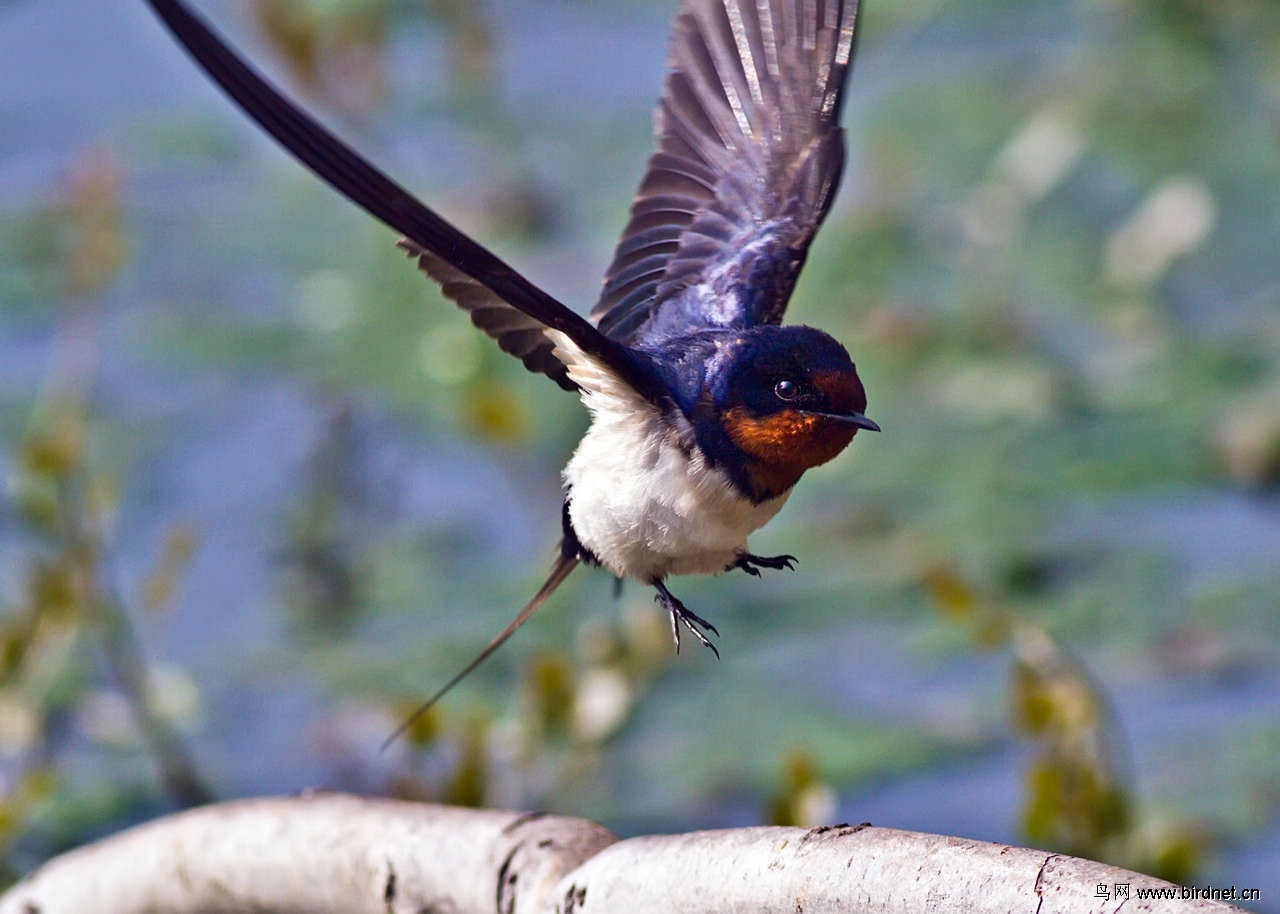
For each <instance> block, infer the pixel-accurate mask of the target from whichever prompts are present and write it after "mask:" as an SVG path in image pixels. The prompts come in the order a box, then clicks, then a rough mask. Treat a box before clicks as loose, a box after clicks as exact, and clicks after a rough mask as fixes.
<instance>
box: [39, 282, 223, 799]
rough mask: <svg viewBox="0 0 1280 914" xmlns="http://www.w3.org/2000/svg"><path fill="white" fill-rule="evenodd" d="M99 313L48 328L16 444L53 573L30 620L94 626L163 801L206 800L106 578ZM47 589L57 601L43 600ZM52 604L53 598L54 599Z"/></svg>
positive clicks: (74, 309) (74, 313) (83, 313)
mask: <svg viewBox="0 0 1280 914" xmlns="http://www.w3.org/2000/svg"><path fill="white" fill-rule="evenodd" d="M99 319H100V315H99V313H98V310H97V308H96V307H95V306H94V305H93V304H92V303H90V302H87V301H84V300H81V301H79V302H76V303H74V304H72V305H71V306H70V307H69V308H68V310H67V312H66V314H65V316H64V319H63V323H62V327H61V328H60V332H59V333H58V334H57V336H56V337H55V341H54V353H53V356H52V364H51V367H50V369H49V375H48V378H47V380H46V382H45V386H44V390H43V392H42V394H41V398H40V402H39V403H38V404H37V407H36V410H35V418H34V419H33V421H32V426H31V429H30V430H29V432H28V433H27V436H26V440H25V442H24V444H23V455H24V461H23V463H24V466H23V469H24V473H23V474H22V478H21V479H20V485H19V500H20V503H21V506H22V508H23V509H24V510H23V514H24V516H25V517H26V519H27V522H28V523H29V524H30V525H31V526H32V527H33V528H35V529H36V530H38V531H39V532H40V533H41V534H43V535H44V536H45V537H47V538H48V539H49V540H50V541H51V546H52V549H53V552H54V553H55V555H54V557H53V559H52V560H51V561H49V562H47V563H40V562H39V561H37V562H36V563H35V564H36V566H37V567H38V568H39V567H43V568H46V569H49V571H47V572H46V574H45V578H46V579H49V578H50V575H53V576H56V578H57V580H56V581H55V582H54V583H55V584H58V585H60V586H55V587H54V590H53V591H50V590H49V589H48V588H47V587H46V588H43V590H40V589H37V591H36V593H35V595H34V597H33V603H32V606H31V608H30V613H31V618H32V620H35V619H36V618H38V617H39V616H40V615H41V614H42V613H45V612H46V611H49V610H54V611H69V618H71V619H72V620H74V619H75V617H76V616H77V615H78V616H79V620H80V621H81V622H83V623H86V624H88V625H90V626H92V627H94V628H95V629H96V631H97V635H98V639H97V640H98V642H99V645H100V647H101V648H102V651H103V656H104V658H105V661H106V667H107V670H108V673H109V675H110V676H111V677H112V678H113V679H114V680H115V682H116V683H117V685H118V686H119V688H120V689H121V691H122V692H123V693H124V695H125V697H126V699H127V702H128V705H129V708H130V710H131V712H132V715H133V717H134V720H135V722H136V724H137V727H138V732H139V735H140V736H141V738H142V741H143V743H144V744H145V745H146V747H147V749H148V751H149V752H150V753H151V755H152V756H153V758H154V759H155V761H156V764H157V766H158V767H159V771H160V778H161V781H162V783H163V785H164V789H165V791H166V793H167V794H168V796H169V798H170V799H171V801H172V802H174V803H176V804H178V805H180V806H183V807H185V806H192V805H196V804H200V803H206V802H209V801H210V800H211V799H212V794H210V792H209V791H208V790H207V789H206V788H205V787H204V786H203V785H202V783H201V781H200V778H199V777H198V775H197V774H196V771H195V766H194V764H193V762H192V759H191V757H190V755H189V753H188V752H187V750H186V747H185V746H184V745H183V743H182V741H181V739H180V738H179V737H178V735H177V733H176V732H175V731H174V730H173V729H172V727H170V725H169V724H168V722H166V721H165V720H164V719H163V718H162V717H161V716H160V714H159V713H158V712H157V711H156V708H155V705H154V702H153V697H152V695H151V694H150V692H149V689H148V681H149V677H148V670H147V663H146V659H145V656H144V653H143V651H142V648H141V645H140V643H139V640H138V637H137V635H136V633H135V631H134V629H133V624H132V622H131V621H130V619H129V614H128V612H127V611H126V609H125V607H124V602H123V601H122V600H121V599H120V597H119V595H118V594H117V593H116V591H115V589H114V586H113V584H111V583H110V575H109V573H108V569H107V560H106V548H105V545H104V544H105V541H106V536H105V534H104V532H103V526H104V525H103V523H102V520H101V515H100V514H99V510H98V501H99V500H100V498H101V497H102V493H101V487H100V486H98V485H96V484H95V482H94V480H93V479H92V478H91V475H90V473H89V470H88V468H87V458H86V450H87V438H88V430H87V426H88V415H89V411H90V406H89V404H90V401H91V399H92V390H93V387H94V380H95V377H96V374H97V366H98V356H99V343H100V339H101V327H100V326H99ZM54 592H56V593H57V594H59V595H60V597H61V599H60V600H47V599H45V597H47V596H48V595H49V594H50V593H54ZM55 604H56V605H55Z"/></svg>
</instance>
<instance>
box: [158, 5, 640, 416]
mask: <svg viewBox="0 0 1280 914" xmlns="http://www.w3.org/2000/svg"><path fill="white" fill-rule="evenodd" d="M147 3H148V4H149V5H150V6H151V9H152V10H153V11H154V12H155V13H156V15H157V16H159V18H160V19H161V20H162V21H163V22H164V23H165V25H166V26H167V27H168V28H169V30H170V32H172V33H173V35H174V37H175V38H177V39H178V41H179V42H180V43H181V44H182V45H183V46H184V47H185V48H186V49H187V51H188V52H189V53H190V54H191V56H192V57H193V58H194V59H195V60H196V62H197V63H199V64H200V66H201V67H202V68H203V69H204V71H205V72H206V73H207V74H208V75H209V76H210V77H211V78H212V79H213V80H214V81H215V82H216V83H218V85H219V86H221V87H222V89H223V90H224V91H225V92H226V93H227V94H228V95H229V96H230V97H231V99H232V100H233V101H235V103H236V104H237V105H239V106H240V108H241V109H242V110H243V111H244V112H245V113H246V114H248V115H249V116H250V117H251V118H252V119H253V120H255V121H257V122H258V124H259V125H261V126H262V128H263V129H264V130H266V131H267V132H268V133H269V134H271V136H273V137H274V138H275V139H276V140H277V141H278V142H279V143H280V144H281V145H282V146H284V147H285V149H287V150H288V151H289V152H291V153H292V154H293V155H294V156H295V157H296V158H297V159H298V160H299V161H300V162H302V163H303V164H304V165H306V166H307V167H308V168H310V169H311V170H312V171H313V172H314V173H315V174H316V175H317V176H318V177H320V178H321V179H323V180H324V181H326V182H327V183H329V184H330V185H331V186H332V187H333V188H334V189H335V190H337V191H338V192H339V193H341V194H342V195H343V196H345V197H347V198H348V199H349V200H351V201H352V202H353V203H355V204H356V205H358V206H360V207H361V208H363V209H364V210H366V211H367V212H368V213H370V214H371V215H372V216H374V217H376V218H377V219H379V220H380V221H382V222H383V223H385V224H386V225H388V226H390V227H391V228H393V229H395V230H396V231H398V232H400V233H401V234H403V235H404V236H405V237H406V238H408V239H409V240H410V241H412V242H414V243H415V244H417V245H419V246H421V247H422V248H424V249H426V250H428V251H432V252H434V253H435V254H436V255H437V256H439V257H440V258H442V259H443V260H445V261H447V262H448V263H449V264H451V265H453V266H454V267H456V268H457V269H458V270H460V271H461V272H463V273H465V274H466V275H468V276H470V277H472V278H473V279H475V280H476V281H477V282H478V283H480V284H481V285H483V286H485V287H486V288H487V289H489V290H491V291H492V292H493V293H494V294H495V295H497V296H499V297H500V298H501V299H502V300H503V301H505V302H507V303H509V304H510V305H511V306H512V307H513V308H516V309H517V310H519V311H522V312H524V313H525V314H527V315H529V316H530V317H532V318H533V319H534V320H537V321H539V322H540V323H542V324H544V325H546V326H547V327H551V328H554V329H556V330H559V331H561V332H563V333H564V334H565V335H566V336H568V337H569V338H570V339H571V340H573V341H574V342H575V343H576V344H577V345H578V346H579V347H580V348H582V349H583V350H584V351H585V352H588V353H590V354H592V355H594V356H597V357H598V358H600V359H601V360H602V361H603V362H604V363H605V364H607V365H608V366H609V367H610V368H612V369H614V370H615V371H616V372H617V373H618V374H619V375H620V376H621V377H622V378H623V380H625V381H626V382H627V383H628V384H630V385H631V386H632V387H634V388H635V389H636V390H637V391H638V392H639V393H641V394H642V395H643V396H645V397H648V398H650V399H654V398H656V397H657V396H659V393H660V392H659V389H658V387H657V386H656V382H655V380H654V376H653V373H652V371H651V369H650V368H649V366H648V365H647V364H646V363H645V362H644V360H643V359H642V358H641V357H639V355H638V354H637V353H635V352H634V351H633V350H630V349H628V348H627V347H626V346H623V345H620V344H618V343H617V342H615V341H613V340H609V339H607V338H606V337H604V335H603V334H601V333H600V332H599V331H598V330H596V328H595V327H594V326H593V325H592V324H590V323H589V322H588V321H587V320H586V319H584V318H583V317H582V316H580V315H578V314H576V313H574V312H573V311H572V310H570V309H569V308H568V307H566V306H565V305H564V304H563V303H561V302H559V301H558V300H556V299H555V298H554V297H552V296H551V295H549V294H547V293H546V292H544V291H543V290H542V289H540V288H538V287H537V286H535V285H534V284H533V283H531V282H529V280H527V279H525V278H524V277H523V276H521V275H520V274H519V273H517V272H516V271H515V270H513V269H512V268H511V267H510V266H508V265H507V264H506V263H504V262H503V261H501V260H499V259H498V258H497V257H496V256H495V255H494V254H493V253H491V252H490V251H488V250H487V249H485V248H484V247H483V246H482V245H480V244H479V243H478V242H476V241H475V240H473V239H472V238H470V237H469V236H467V235H465V234H464V233H463V232H461V231H459V230H458V229H457V228H455V227H454V226H452V225H450V224H449V223H448V222H447V221H446V220H445V219H444V218H442V217H441V216H439V215H438V214H437V213H435V212H434V211H432V210H431V209H429V208H428V207H427V206H426V205H424V204H423V203H422V202H420V201H419V200H418V199H416V198H415V197H414V196H413V195H412V194H410V193H409V192H408V191H406V190H405V189H404V188H402V187H401V186H400V185H399V184H397V183H396V182H395V181H393V180H392V179H391V178H389V177H387V176H386V175H385V174H384V173H383V172H382V171H380V170H379V169H378V168H376V167H375V166H373V165H372V164H370V163H369V162H368V161H366V160H365V159H364V158H363V157H362V156H360V155H359V154H358V153H357V152H355V151H354V150H353V149H351V148H350V147H349V146H347V145H346V144H345V143H343V142H342V141H341V140H339V139H338V138H337V137H336V136H335V135H334V134H332V133H331V132H329V131H328V130H327V129H325V128H324V127H322V126H321V125H320V124H319V123H317V122H316V121H315V120H314V119H313V118H311V116H310V115H308V114H306V113H305V112H304V111H302V109H300V108H299V107H298V106H296V105H295V104H294V103H293V102H292V101H290V100H289V99H288V98H286V97H285V96H284V95H283V94H281V93H280V92H279V91H277V90H276V89H275V88H273V87H272V86H271V85H270V84H268V83H267V81H266V80H265V79H263V78H262V77H261V76H259V75H258V73H257V72H255V71H254V70H253V69H252V68H251V67H250V66H249V65H248V64H246V63H245V62H244V61H243V60H241V59H240V58H239V57H238V56H237V55H236V53H235V52H234V51H232V50H231V48H230V47H229V46H228V45H227V44H226V43H225V42H224V41H223V40H222V39H221V38H220V37H219V36H218V35H217V33H216V32H214V31H213V30H212V29H211V28H210V27H209V26H208V25H206V24H205V23H204V21H203V20H202V19H201V18H200V17H199V16H197V15H196V14H195V13H193V12H192V11H191V10H189V9H188V8H187V7H186V6H185V5H184V4H183V3H181V2H179V0H147Z"/></svg>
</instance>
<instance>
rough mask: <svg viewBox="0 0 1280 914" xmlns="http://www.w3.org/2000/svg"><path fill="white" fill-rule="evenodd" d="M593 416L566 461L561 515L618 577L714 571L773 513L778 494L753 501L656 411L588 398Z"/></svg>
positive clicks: (732, 558)
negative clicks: (565, 506)
mask: <svg viewBox="0 0 1280 914" xmlns="http://www.w3.org/2000/svg"><path fill="white" fill-rule="evenodd" d="M586 399H587V403H588V406H592V407H593V409H592V413H593V418H594V421H593V422H592V425H591V428H590V429H589V430H588V431H587V434H586V436H585V437H584V438H583V439H582V443H581V444H579V445H578V449H577V451H576V452H575V453H574V455H573V458H572V459H571V460H570V461H569V465H568V466H567V467H565V471H564V478H565V481H566V482H567V483H568V484H569V485H570V486H571V491H570V493H569V520H570V522H571V523H572V524H573V529H574V532H575V533H576V534H577V535H578V539H579V540H580V541H581V543H582V545H583V546H585V547H586V548H587V549H589V550H591V552H593V553H594V554H595V555H596V557H597V558H599V559H600V562H601V564H603V565H604V566H605V567H606V568H608V569H609V570H610V571H612V572H613V573H614V574H616V575H618V576H619V577H632V578H638V579H640V580H642V581H645V582H646V583H647V582H650V581H653V580H655V579H658V578H663V577H666V576H667V575H669V574H714V573H717V572H720V571H723V570H724V569H725V567H726V566H728V565H730V564H731V563H733V562H734V561H735V560H736V559H737V557H738V556H739V555H741V554H742V553H744V552H746V550H747V534H749V533H751V531H753V530H755V529H756V528H758V527H760V526H762V525H763V524H764V523H766V522H767V521H768V520H769V519H770V518H771V517H773V515H775V514H777V513H778V509H779V508H781V507H782V505H783V503H784V502H785V501H786V500H787V496H786V495H782V496H780V497H778V498H775V499H773V500H771V501H767V502H764V503H762V504H759V505H753V504H752V503H751V502H750V501H749V500H748V499H745V498H742V497H740V496H739V495H738V494H737V493H736V492H734V490H733V489H732V488H731V487H730V486H729V483H728V481H727V479H726V478H725V476H724V474H723V473H721V472H720V471H719V470H717V469H713V468H711V467H708V466H707V465H706V461H705V460H704V458H703V456H702V454H701V452H700V451H698V450H697V449H696V448H693V449H692V452H691V453H688V452H687V451H686V449H682V448H681V446H680V440H679V439H680V435H679V434H678V433H676V432H674V431H671V430H668V431H666V432H665V433H664V431H663V426H662V423H661V421H660V417H659V415H658V412H657V410H655V409H653V407H651V406H649V405H648V404H645V405H644V406H643V407H641V408H639V409H635V404H634V403H632V404H627V405H626V409H625V411H618V410H616V409H611V408H609V407H611V406H615V405H617V404H608V405H604V408H601V406H602V404H599V403H593V402H592V398H590V397H587V398H586Z"/></svg>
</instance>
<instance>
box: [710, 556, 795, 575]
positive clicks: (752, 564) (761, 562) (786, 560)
mask: <svg viewBox="0 0 1280 914" xmlns="http://www.w3.org/2000/svg"><path fill="white" fill-rule="evenodd" d="M799 561H800V560H799V559H797V558H796V557H795V556H794V555H752V554H751V553H750V552H744V553H742V555H740V556H738V558H737V559H736V560H735V561H734V563H733V564H732V565H730V566H729V567H728V568H726V569H725V570H726V571H731V570H733V569H734V568H741V569H742V570H743V571H745V572H746V573H747V574H749V575H751V576H752V577H753V578H758V577H760V569H761V568H771V569H774V570H775V571H780V570H782V569H784V568H785V569H786V570H787V571H795V570H796V563H797V562H799Z"/></svg>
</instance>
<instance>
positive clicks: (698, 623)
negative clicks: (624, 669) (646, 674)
mask: <svg viewBox="0 0 1280 914" xmlns="http://www.w3.org/2000/svg"><path fill="white" fill-rule="evenodd" d="M654 586H655V587H656V588H657V589H658V593H657V595H656V596H655V597H654V599H655V600H656V601H657V602H658V604H659V605H661V606H662V608H663V609H665V610H666V611H667V612H669V613H670V614H671V640H672V641H674V642H675V645H676V653H677V654H678V653H680V626H681V625H683V626H684V627H685V628H687V629H688V630H689V631H690V632H692V633H693V637H695V638H697V639H698V641H699V642H700V643H701V644H702V646H703V647H705V648H710V649H711V653H713V654H715V655H716V659H717V660H719V659H720V651H718V650H716V646H715V645H714V644H712V643H711V641H710V639H709V638H707V635H706V632H710V633H711V634H713V635H715V636H716V637H717V638H719V637H720V632H719V631H718V630H717V629H716V627H715V626H714V625H712V624H711V623H710V622H708V621H707V620H706V619H704V618H702V617H701V616H699V615H698V614H697V613H695V612H694V611H693V610H691V609H689V607H687V606H685V605H684V604H683V603H681V602H680V600H679V599H678V598H677V597H676V596H675V595H674V594H673V593H671V591H669V590H667V588H666V586H665V585H663V584H662V583H661V582H658V583H657V584H655V585H654Z"/></svg>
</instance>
